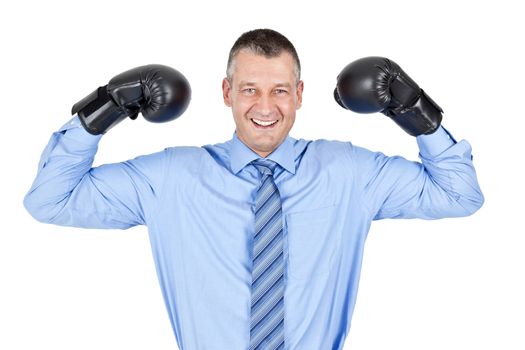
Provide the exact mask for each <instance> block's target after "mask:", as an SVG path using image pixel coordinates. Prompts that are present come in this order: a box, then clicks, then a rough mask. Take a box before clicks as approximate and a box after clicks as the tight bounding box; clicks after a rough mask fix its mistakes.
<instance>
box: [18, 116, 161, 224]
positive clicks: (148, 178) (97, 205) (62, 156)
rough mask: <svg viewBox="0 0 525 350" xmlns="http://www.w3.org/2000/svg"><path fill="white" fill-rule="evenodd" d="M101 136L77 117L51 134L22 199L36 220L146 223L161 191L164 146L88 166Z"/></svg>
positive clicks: (81, 222)
mask: <svg viewBox="0 0 525 350" xmlns="http://www.w3.org/2000/svg"><path fill="white" fill-rule="evenodd" d="M101 138H102V135H91V134H89V133H88V132H87V131H85V130H84V128H83V127H82V125H81V124H80V120H79V119H78V117H77V116H76V115H75V116H74V117H73V118H72V119H71V120H70V121H69V122H67V123H66V124H65V125H64V126H62V127H61V128H60V129H59V130H58V131H57V132H54V133H53V134H52V135H51V138H50V140H49V143H48V144H47V146H46V147H45V149H44V151H43V152H42V155H41V158H40V162H39V164H38V169H37V175H36V178H35V180H34V181H33V184H32V186H31V188H30V189H29V191H28V193H27V194H26V196H25V197H24V206H25V208H26V209H27V211H28V212H29V213H30V214H31V215H32V216H33V217H34V218H35V219H36V220H38V221H41V222H45V223H52V224H57V225H63V226H75V227H84V228H118V229H126V228H129V227H132V226H136V225H142V224H146V221H147V217H148V211H151V210H155V206H156V202H157V197H158V195H159V193H160V192H161V186H162V181H163V180H162V178H163V173H164V166H165V157H166V152H165V151H166V150H164V151H162V152H158V153H154V154H150V155H145V156H140V157H137V158H134V159H131V160H128V161H125V162H120V163H113V164H104V165H101V166H98V167H92V164H93V160H94V157H95V154H96V152H97V149H98V143H99V141H100V139H101Z"/></svg>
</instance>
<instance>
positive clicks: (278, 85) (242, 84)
mask: <svg viewBox="0 0 525 350" xmlns="http://www.w3.org/2000/svg"><path fill="white" fill-rule="evenodd" d="M246 85H248V86H250V85H252V86H253V85H257V84H256V83H254V82H251V81H244V80H241V81H240V82H239V86H246ZM275 86H276V87H287V88H291V87H292V86H291V85H290V83H277V84H275Z"/></svg>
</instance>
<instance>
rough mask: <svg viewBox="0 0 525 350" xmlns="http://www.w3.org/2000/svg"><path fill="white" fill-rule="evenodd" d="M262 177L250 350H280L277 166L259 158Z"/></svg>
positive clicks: (281, 288) (257, 207)
mask: <svg viewBox="0 0 525 350" xmlns="http://www.w3.org/2000/svg"><path fill="white" fill-rule="evenodd" d="M252 164H253V165H254V166H255V167H256V168H257V170H259V172H260V173H261V175H262V180H261V185H260V187H259V189H258V190H257V197H256V200H255V235H254V237H253V250H252V253H253V254H252V259H253V269H252V299H251V324H250V350H276V349H280V350H282V349H284V259H283V227H282V226H283V222H282V210H281V198H280V196H279V191H278V189H277V186H275V183H274V181H273V171H274V170H275V167H276V166H277V164H276V163H274V162H273V161H271V160H268V159H262V158H259V159H257V160H254V161H253V162H252Z"/></svg>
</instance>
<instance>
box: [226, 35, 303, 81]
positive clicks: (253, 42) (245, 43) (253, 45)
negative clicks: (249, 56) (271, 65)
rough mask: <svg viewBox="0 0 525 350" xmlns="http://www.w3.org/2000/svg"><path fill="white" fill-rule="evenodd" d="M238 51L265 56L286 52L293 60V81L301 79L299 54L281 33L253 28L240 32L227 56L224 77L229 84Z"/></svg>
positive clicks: (274, 55) (275, 55)
mask: <svg viewBox="0 0 525 350" xmlns="http://www.w3.org/2000/svg"><path fill="white" fill-rule="evenodd" d="M240 51H248V52H251V53H254V54H257V55H262V56H264V57H267V58H271V57H277V56H280V55H281V53H282V52H283V51H284V52H288V53H289V54H290V55H292V58H293V60H294V61H295V80H296V81H295V83H296V84H298V83H299V80H300V79H301V62H300V61H299V56H298V55H297V51H295V47H294V46H293V44H292V43H291V42H290V40H288V39H287V38H286V37H285V36H284V35H282V34H281V33H279V32H276V31H275V30H272V29H255V30H251V31H249V32H246V33H244V34H242V35H241V36H240V37H239V38H238V39H237V41H235V44H233V46H232V48H231V50H230V55H229V57H228V65H227V67H226V78H227V79H228V81H229V82H230V84H231V82H232V77H233V72H234V70H235V55H237V54H238V53H239V52H240Z"/></svg>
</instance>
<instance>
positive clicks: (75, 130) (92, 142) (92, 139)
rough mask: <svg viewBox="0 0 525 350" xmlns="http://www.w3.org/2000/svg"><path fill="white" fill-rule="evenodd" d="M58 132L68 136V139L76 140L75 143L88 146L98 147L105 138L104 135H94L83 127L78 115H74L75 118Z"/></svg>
mask: <svg viewBox="0 0 525 350" xmlns="http://www.w3.org/2000/svg"><path fill="white" fill-rule="evenodd" d="M58 131H59V132H60V133H62V134H64V135H66V137H67V138H69V139H74V140H75V141H77V142H79V143H82V144H85V145H88V146H96V145H97V144H98V142H99V141H100V139H101V138H102V136H103V135H102V134H101V135H92V134H90V133H89V132H87V131H86V129H84V127H83V126H82V123H81V122H80V118H79V117H78V115H77V114H75V115H73V117H72V118H71V119H70V120H69V121H68V122H67V123H65V124H64V125H62V127H61V128H60V129H58Z"/></svg>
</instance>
